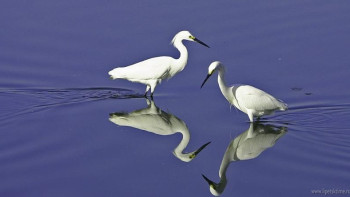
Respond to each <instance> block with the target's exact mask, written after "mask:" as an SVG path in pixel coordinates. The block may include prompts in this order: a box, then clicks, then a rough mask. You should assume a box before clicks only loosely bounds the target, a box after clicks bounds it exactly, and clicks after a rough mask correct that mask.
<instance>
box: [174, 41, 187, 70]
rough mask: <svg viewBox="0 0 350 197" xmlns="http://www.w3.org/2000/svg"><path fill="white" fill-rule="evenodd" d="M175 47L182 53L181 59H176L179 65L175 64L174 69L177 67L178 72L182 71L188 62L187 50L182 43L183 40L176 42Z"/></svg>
mask: <svg viewBox="0 0 350 197" xmlns="http://www.w3.org/2000/svg"><path fill="white" fill-rule="evenodd" d="M174 47H175V48H177V49H178V50H179V52H180V57H179V59H176V61H177V64H175V65H174V67H176V69H177V70H178V71H182V70H183V69H184V68H185V66H186V64H187V60H188V52H187V48H186V47H185V45H184V44H183V43H182V40H178V39H177V40H175V42H174Z"/></svg>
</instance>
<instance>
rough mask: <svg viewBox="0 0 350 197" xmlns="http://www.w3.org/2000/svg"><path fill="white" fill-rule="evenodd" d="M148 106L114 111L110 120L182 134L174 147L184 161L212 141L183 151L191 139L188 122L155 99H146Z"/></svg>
mask: <svg viewBox="0 0 350 197" xmlns="http://www.w3.org/2000/svg"><path fill="white" fill-rule="evenodd" d="M146 101H147V105H148V107H147V108H145V109H140V110H136V111H133V112H130V113H112V114H110V116H109V120H110V121H111V122H113V123H115V124H117V125H120V126H129V127H133V128H137V129H140V130H144V131H148V132H151V133H155V134H158V135H173V134H175V133H178V132H179V133H181V134H182V140H181V142H180V143H179V145H178V146H177V147H176V148H175V149H174V152H173V153H174V155H175V156H176V157H177V158H179V159H180V160H182V161H185V162H189V161H191V160H192V159H194V158H195V157H196V156H197V155H198V154H199V152H201V151H202V150H203V149H204V148H205V147H206V146H207V145H208V144H209V143H210V142H208V143H206V144H204V145H203V146H201V147H200V148H199V149H197V150H195V151H193V152H189V153H183V151H184V149H185V148H186V147H187V145H188V143H189V141H190V132H189V130H188V128H187V126H186V124H185V123H184V122H183V121H182V120H181V119H179V118H178V117H176V116H174V115H172V114H170V113H166V112H164V111H162V110H161V109H160V108H158V107H157V106H156V105H155V104H154V102H153V101H149V100H148V99H146Z"/></svg>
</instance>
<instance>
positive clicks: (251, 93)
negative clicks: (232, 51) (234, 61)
mask: <svg viewBox="0 0 350 197" xmlns="http://www.w3.org/2000/svg"><path fill="white" fill-rule="evenodd" d="M215 71H218V72H219V74H218V83H219V87H220V90H221V93H222V94H223V95H224V97H225V98H226V99H227V100H228V102H229V103H230V104H231V105H234V106H235V107H236V108H237V109H239V110H241V111H242V112H244V113H246V114H247V115H248V117H249V120H250V122H253V121H254V117H258V119H259V118H260V117H261V116H263V115H269V114H272V113H274V112H275V111H276V110H281V111H285V110H287V109H288V107H287V104H285V103H284V102H282V101H281V100H277V99H276V98H274V97H273V96H271V95H270V94H268V93H266V92H264V91H262V90H260V89H257V88H255V87H253V86H249V85H233V86H227V85H226V82H225V78H224V77H225V68H224V65H223V64H222V63H221V62H219V61H215V62H212V63H211V64H210V65H209V68H208V75H207V77H206V78H205V80H204V81H203V83H202V86H201V88H202V87H203V85H204V84H205V82H206V81H207V80H208V79H209V77H210V76H211V75H212V74H213V73H214V72H215Z"/></svg>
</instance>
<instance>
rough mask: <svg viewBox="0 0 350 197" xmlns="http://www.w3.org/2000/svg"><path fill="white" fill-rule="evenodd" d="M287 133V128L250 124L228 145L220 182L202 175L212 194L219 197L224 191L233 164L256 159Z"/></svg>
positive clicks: (221, 168)
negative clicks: (227, 174) (228, 169)
mask: <svg viewBox="0 0 350 197" xmlns="http://www.w3.org/2000/svg"><path fill="white" fill-rule="evenodd" d="M286 131H287V129H286V128H285V127H275V126H272V125H263V124H260V123H250V127H249V129H248V130H247V131H245V132H244V133H242V134H241V135H239V136H238V137H236V138H235V139H234V140H232V141H231V142H230V144H229V145H228V147H227V149H226V152H225V154H224V157H223V159H222V162H221V165H220V170H219V177H220V182H219V183H215V182H213V181H211V180H210V179H208V178H207V177H206V176H204V175H202V176H203V178H204V179H205V180H206V181H207V182H208V184H209V187H210V192H211V193H212V194H213V195H215V196H219V195H220V194H221V193H222V192H223V191H224V189H225V187H226V184H227V179H226V170H227V168H228V166H229V164H230V163H231V162H234V161H240V160H248V159H254V158H256V157H257V156H259V155H260V154H261V153H262V152H263V151H264V150H266V149H267V148H270V147H272V146H274V145H275V143H276V141H277V140H278V139H279V138H280V137H282V136H283V135H284V134H285V133H286Z"/></svg>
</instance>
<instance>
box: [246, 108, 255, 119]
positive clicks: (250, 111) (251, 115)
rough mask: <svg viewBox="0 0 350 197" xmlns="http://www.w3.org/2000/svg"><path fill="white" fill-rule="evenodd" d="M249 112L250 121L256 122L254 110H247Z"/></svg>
mask: <svg viewBox="0 0 350 197" xmlns="http://www.w3.org/2000/svg"><path fill="white" fill-rule="evenodd" d="M247 114H248V117H249V121H250V122H254V116H253V112H252V110H247Z"/></svg>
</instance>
